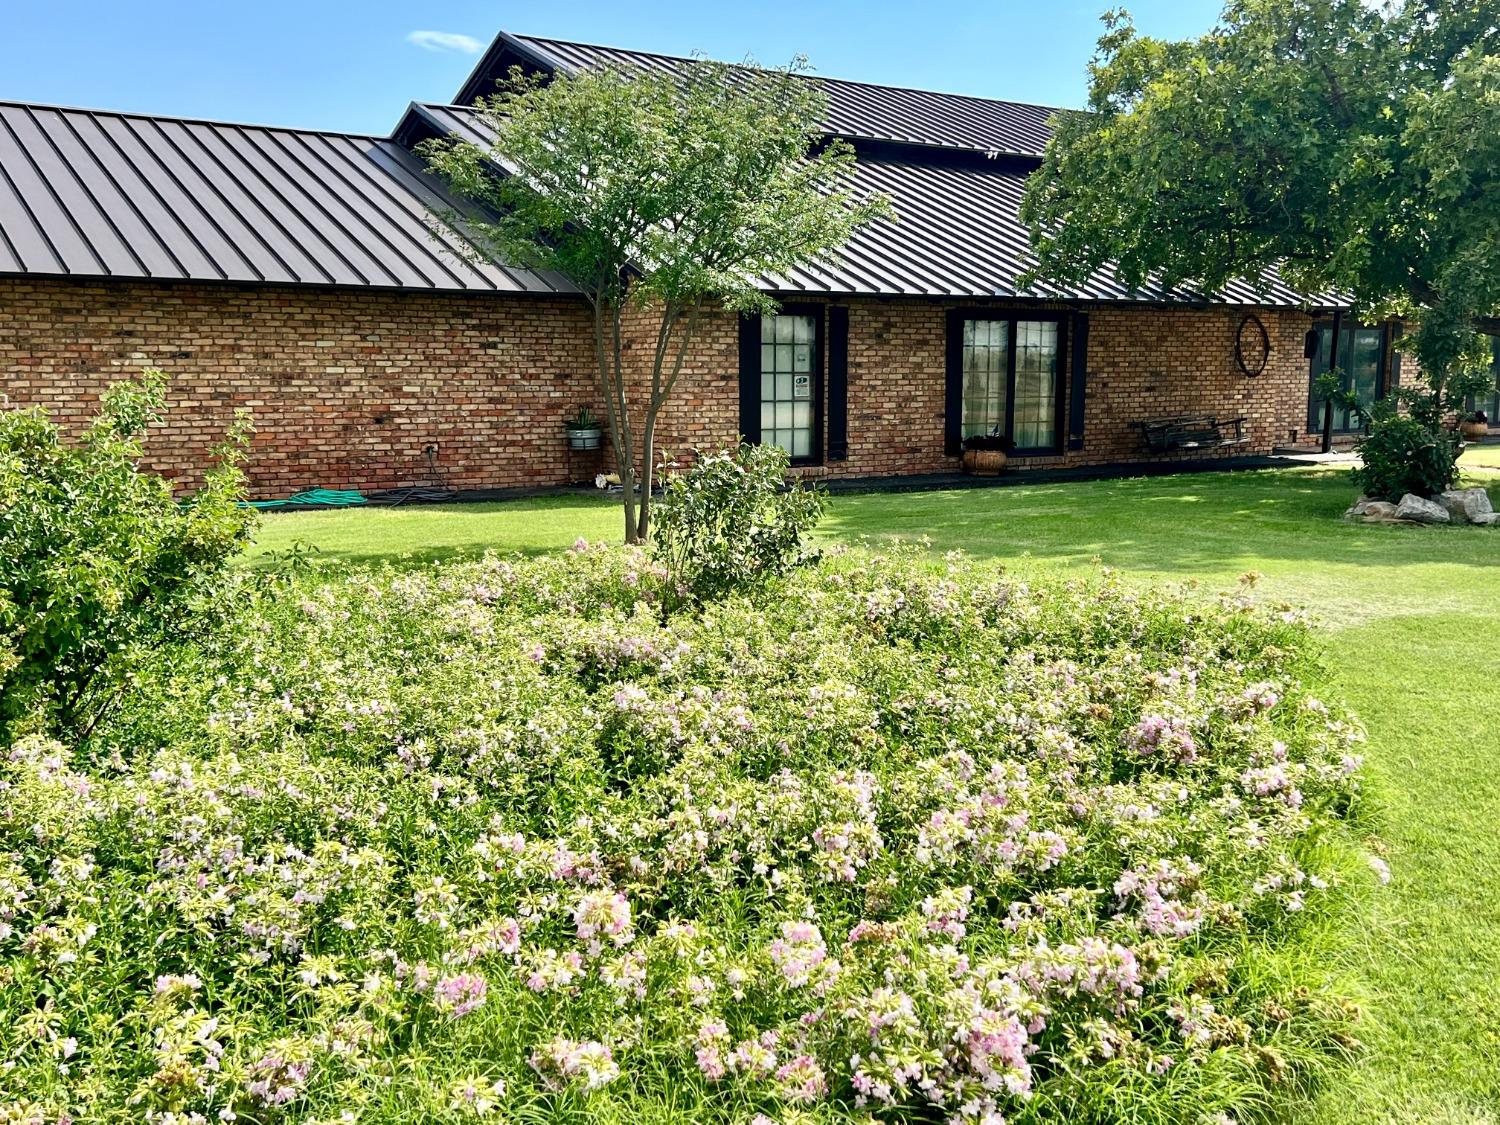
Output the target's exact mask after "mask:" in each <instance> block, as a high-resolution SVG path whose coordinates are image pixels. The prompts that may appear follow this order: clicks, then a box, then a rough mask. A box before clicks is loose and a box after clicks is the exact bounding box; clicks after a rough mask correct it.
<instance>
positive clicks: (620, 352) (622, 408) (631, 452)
mask: <svg viewBox="0 0 1500 1125" xmlns="http://www.w3.org/2000/svg"><path fill="white" fill-rule="evenodd" d="M610 311H611V314H612V316H611V337H612V343H613V359H614V381H615V385H614V392H615V409H616V410H617V411H618V412H619V416H620V438H621V445H622V447H623V458H622V461H621V468H620V487H621V488H622V489H624V492H625V542H627V543H639V542H640V541H641V529H640V522H639V520H638V519H637V516H636V498H635V443H634V440H633V439H632V437H631V432H630V403H629V401H628V399H627V398H626V395H625V349H624V342H623V340H622V339H621V334H622V331H623V327H622V325H621V316H622V310H621V307H620V306H619V305H615V306H614V307H613V308H612V309H611V310H610Z"/></svg>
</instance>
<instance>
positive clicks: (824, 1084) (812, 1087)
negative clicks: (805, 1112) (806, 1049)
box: [776, 1055, 828, 1102]
mask: <svg viewBox="0 0 1500 1125" xmlns="http://www.w3.org/2000/svg"><path fill="white" fill-rule="evenodd" d="M776 1082H777V1084H778V1085H779V1086H780V1087H781V1096H782V1097H784V1098H786V1099H788V1100H789V1101H794V1102H815V1101H817V1100H818V1099H819V1098H821V1097H822V1096H823V1095H824V1094H826V1093H827V1092H828V1079H827V1078H826V1077H825V1076H824V1074H823V1068H822V1067H821V1066H819V1065H818V1060H817V1059H815V1058H813V1057H812V1056H811V1055H798V1056H797V1057H796V1058H795V1059H793V1060H792V1061H791V1062H789V1063H787V1064H785V1065H784V1066H782V1067H781V1068H780V1069H779V1070H777V1072H776Z"/></svg>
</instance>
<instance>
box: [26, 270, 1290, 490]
mask: <svg viewBox="0 0 1500 1125" xmlns="http://www.w3.org/2000/svg"><path fill="white" fill-rule="evenodd" d="M846 303H847V304H848V306H849V310H850V316H849V459H848V460H847V461H843V462H830V463H829V464H828V465H826V466H824V467H821V468H819V469H816V470H811V472H812V473H813V475H842V476H851V475H852V476H879V475H894V474H901V473H920V472H935V471H943V470H947V469H951V468H954V467H956V459H953V458H949V457H947V456H945V455H944V453H943V398H944V376H943V366H944V332H945V326H946V315H945V314H946V310H947V308H948V307H949V306H948V305H945V304H943V303H941V302H934V301H924V300H910V299H891V300H876V299H859V300H851V301H848V302H846ZM965 307H972V306H971V305H970V304H966V305H965ZM1003 307H1004V306H1002V305H999V304H997V305H996V308H997V309H999V308H1003ZM1089 311H1090V339H1089V349H1088V370H1089V384H1088V410H1087V424H1086V428H1085V444H1084V448H1083V449H1082V450H1079V451H1070V452H1068V453H1066V454H1065V455H1063V456H1059V457H1051V458H1027V459H1017V461H1016V462H1015V465H1016V467H1017V468H1026V467H1028V466H1040V465H1059V464H1066V465H1090V464H1103V463H1113V462H1120V461H1138V460H1145V459H1148V457H1149V455H1148V453H1147V451H1146V450H1145V449H1144V447H1143V446H1142V443H1141V437H1140V433H1139V430H1138V428H1137V427H1136V425H1135V424H1136V423H1137V422H1139V421H1140V420H1141V419H1143V418H1149V417H1154V416H1160V415H1168V414H1177V413H1193V412H1203V413H1211V414H1216V415H1218V416H1220V417H1225V418H1227V417H1236V416H1244V417H1245V418H1246V419H1247V427H1248V431H1247V432H1248V433H1249V434H1250V436H1251V438H1252V440H1251V441H1250V442H1249V443H1247V444H1246V445H1243V446H1238V447H1234V448H1232V449H1229V450H1225V451H1224V452H1225V453H1226V455H1227V454H1245V453H1265V452H1269V451H1270V449H1272V448H1273V447H1274V446H1277V445H1281V444H1284V443H1286V442H1287V441H1288V440H1290V439H1291V436H1292V434H1293V433H1295V434H1296V435H1297V436H1298V437H1299V438H1303V437H1305V435H1304V434H1303V430H1304V429H1305V425H1306V413H1307V362H1306V360H1304V359H1303V357H1302V341H1303V335H1304V333H1305V332H1306V330H1307V327H1308V325H1309V321H1308V318H1307V317H1306V316H1305V315H1303V314H1301V313H1296V312H1291V311H1262V312H1261V313H1260V314H1259V315H1260V317H1261V319H1262V320H1263V321H1264V322H1265V324H1266V327H1267V329H1268V331H1269V333H1270V336H1271V343H1272V354H1271V358H1270V362H1269V363H1268V364H1267V367H1266V371H1265V373H1264V374H1263V375H1261V376H1260V377H1259V378H1254V379H1250V378H1246V377H1245V376H1243V375H1242V374H1240V372H1239V371H1238V369H1237V368H1236V367H1235V363H1234V336H1235V331H1236V328H1237V326H1238V324H1239V320H1240V317H1241V315H1242V313H1241V312H1240V311H1238V310H1222V309H1219V310H1187V309H1172V310H1161V309H1150V308H1125V307H1118V306H1116V307H1109V306H1098V307H1094V308H1092V309H1090V310H1089ZM653 328H654V324H653V317H652V316H651V315H650V314H649V313H646V312H641V311H633V312H631V313H629V314H628V315H627V323H626V359H627V363H628V365H629V369H630V371H631V373H632V376H633V378H634V380H635V382H636V388H637V391H639V390H640V389H641V386H642V381H643V380H644V378H645V376H646V374H647V372H648V371H649V367H650V361H651V352H652V345H653V342H654V341H653V339H652V335H651V333H652V329H653ZM591 333H592V328H591V324H590V320H589V316H588V314H587V310H586V308H585V306H584V305H583V304H582V303H581V302H577V301H569V300H557V299H538V298H525V297H509V298H506V297H465V296H455V295H409V294H399V293H381V292H376V291H369V290H363V291H341V290H318V289H310V288H296V287H266V288H255V289H246V288H236V287H230V286H214V285H191V286H187V285H175V286H173V285H156V284H149V283H134V282H131V283H103V282H89V283H71V282H63V281H49V280H13V279H0V373H3V376H4V386H3V393H4V394H5V395H6V397H7V400H8V401H9V402H10V403H12V404H18V405H25V404H31V403H41V404H43V405H46V406H47V407H49V408H50V409H51V410H52V411H53V412H54V414H55V415H56V416H58V417H60V418H62V419H63V420H65V421H67V422H69V423H70V424H75V425H76V424H81V422H82V421H83V420H84V419H86V418H87V417H88V416H89V415H90V414H91V413H92V411H93V408H94V404H95V402H96V401H97V398H98V395H99V393H100V391H101V390H102V389H103V388H104V387H105V386H107V385H108V384H109V383H110V382H112V381H114V380H116V379H119V378H122V377H125V376H127V375H129V374H132V373H134V372H136V371H139V370H140V369H141V368H142V367H146V366H157V367H161V368H162V369H163V370H165V371H167V372H168V373H169V374H171V375H173V376H174V382H173V387H172V392H171V399H172V403H171V406H172V409H171V411H170V413H169V415H168V419H167V422H166V424H165V425H164V426H163V427H162V428H161V429H160V430H159V431H157V432H155V433H153V434H152V436H151V439H150V442H149V452H150V459H151V465H152V467H153V468H156V469H158V470H160V471H163V472H165V473H168V474H170V475H173V476H175V477H177V478H178V479H179V480H180V482H181V483H182V484H183V485H185V486H186V485H191V484H192V483H193V482H194V481H196V480H197V479H198V477H199V475H200V474H201V470H202V466H203V463H204V460H205V458H206V455H207V450H208V449H209V448H210V447H211V446H212V445H213V444H214V443H215V442H216V441H217V440H218V439H219V437H220V436H221V435H222V433H223V431H224V428H225V426H226V425H227V424H228V421H229V419H230V417H231V415H232V413H233V411H234V410H235V408H237V407H245V408H247V409H249V410H250V411H251V412H252V414H253V416H254V420H255V424H256V427H257V430H258V433H257V436H256V439H255V446H254V451H253V452H254V455H253V458H252V460H251V463H250V466H249V472H250V475H251V480H252V486H253V489H254V491H255V493H256V494H257V495H260V496H285V495H288V494H289V493H291V492H293V491H296V490H297V489H301V488H307V487H314V486H325V487H332V488H361V489H365V490H373V489H379V488H391V487H400V486H404V485H433V484H441V485H447V486H451V487H454V488H461V489H481V488H511V487H518V486H527V485H553V484H560V483H563V482H566V481H572V480H582V479H587V478H589V477H592V476H593V474H594V473H595V472H596V471H597V470H598V469H600V468H610V467H612V464H606V463H605V461H604V460H603V459H601V458H600V457H599V456H597V455H593V454H569V453H568V452H567V450H566V446H565V442H564V439H563V436H562V430H561V423H562V419H563V418H564V417H565V416H567V415H568V414H570V413H572V412H573V411H574V410H576V409H577V407H578V406H580V405H583V404H588V405H590V406H592V407H593V408H594V409H595V410H596V412H600V413H601V415H602V409H601V408H602V405H603V404H602V403H601V402H600V401H599V398H598V395H597V393H596V392H595V390H594V386H593V378H592V375H591V370H592V364H593V351H592V335H591ZM738 366H739V360H738V333H737V323H736V318H735V317H733V316H731V315H727V314H716V315H713V316H710V317H709V318H707V320H706V321H705V323H704V324H703V326H702V329H701V331H700V333H699V336H698V339H697V342H696V343H695V345H694V347H693V348H692V349H691V351H690V354H689V356H688V359H687V362H686V364H685V367H684V370H683V374H682V377H681V380H680V382H679V384H678V387H677V389H676V392H675V394H674V396H673V398H672V401H671V402H670V404H669V405H668V407H667V409H666V410H665V412H664V415H663V419H662V425H661V430H660V432H659V434H658V447H659V448H663V449H668V450H672V451H675V452H676V453H678V454H679V455H684V456H686V455H690V454H691V451H692V450H693V449H696V448H702V449H712V448H719V447H721V446H723V445H725V444H728V443H729V442H732V441H733V440H734V438H735V437H736V435H737V433H738V430H739V391H738V384H739V375H738ZM1069 392H1070V393H1071V388H1069ZM637 400H639V395H637ZM1063 417H1064V427H1065V425H1066V421H1065V420H1066V417H1067V414H1066V407H1065V408H1064V416H1063ZM636 422H637V424H639V422H640V419H639V417H637V419H636ZM428 445H436V446H437V447H438V453H437V466H438V470H439V472H438V474H437V475H436V476H434V475H433V473H432V472H431V470H430V469H429V466H428V463H427V458H426V456H425V454H424V450H425V448H426V447H427V446H428Z"/></svg>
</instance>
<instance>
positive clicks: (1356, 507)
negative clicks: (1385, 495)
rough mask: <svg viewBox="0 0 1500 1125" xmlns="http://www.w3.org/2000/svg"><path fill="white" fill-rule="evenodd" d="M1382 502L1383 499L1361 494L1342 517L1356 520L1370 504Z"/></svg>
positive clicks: (1367, 509)
mask: <svg viewBox="0 0 1500 1125" xmlns="http://www.w3.org/2000/svg"><path fill="white" fill-rule="evenodd" d="M1382 503H1384V501H1383V500H1372V499H1371V498H1370V497H1368V496H1361V497H1360V498H1359V499H1358V500H1356V501H1355V502H1354V503H1353V504H1351V505H1350V507H1349V510H1348V511H1347V512H1345V513H1344V518H1345V519H1346V520H1357V519H1359V518H1360V517H1362V516H1363V515H1364V514H1365V513H1366V512H1367V511H1369V508H1370V505H1371V504H1382ZM1392 507H1393V508H1394V505H1392Z"/></svg>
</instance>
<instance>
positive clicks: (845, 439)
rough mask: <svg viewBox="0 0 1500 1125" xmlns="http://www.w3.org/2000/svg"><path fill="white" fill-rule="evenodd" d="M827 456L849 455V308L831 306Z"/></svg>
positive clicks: (841, 458) (833, 458) (839, 458)
mask: <svg viewBox="0 0 1500 1125" xmlns="http://www.w3.org/2000/svg"><path fill="white" fill-rule="evenodd" d="M828 459H829V460H830V461H847V460H848V459H849V310H848V309H847V308H845V307H844V306H842V305H833V306H831V307H830V308H829V309H828Z"/></svg>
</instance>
